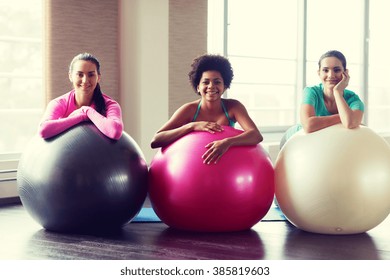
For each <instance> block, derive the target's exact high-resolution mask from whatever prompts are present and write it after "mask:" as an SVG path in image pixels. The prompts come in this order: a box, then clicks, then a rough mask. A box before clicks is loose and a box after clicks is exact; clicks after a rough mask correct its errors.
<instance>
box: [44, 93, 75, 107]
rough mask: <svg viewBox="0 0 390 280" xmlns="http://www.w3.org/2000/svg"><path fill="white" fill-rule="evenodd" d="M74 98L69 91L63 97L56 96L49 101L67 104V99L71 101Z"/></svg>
mask: <svg viewBox="0 0 390 280" xmlns="http://www.w3.org/2000/svg"><path fill="white" fill-rule="evenodd" d="M73 96H74V90H71V91H69V92H67V93H65V94H63V95H60V96H57V97H55V98H53V99H52V100H50V103H52V104H53V103H57V104H58V103H64V104H67V103H68V102H69V99H71V98H72V97H73Z"/></svg>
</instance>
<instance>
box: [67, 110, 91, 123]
mask: <svg viewBox="0 0 390 280" xmlns="http://www.w3.org/2000/svg"><path fill="white" fill-rule="evenodd" d="M89 108H90V107H89V106H81V107H80V108H78V109H77V110H74V111H73V112H72V113H71V114H70V115H69V117H73V116H78V115H82V116H84V121H87V120H88V116H87V112H88V110H89Z"/></svg>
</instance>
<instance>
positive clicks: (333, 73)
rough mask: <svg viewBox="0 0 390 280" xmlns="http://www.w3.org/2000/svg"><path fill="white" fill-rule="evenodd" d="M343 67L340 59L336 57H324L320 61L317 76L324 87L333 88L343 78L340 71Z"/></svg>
mask: <svg viewBox="0 0 390 280" xmlns="http://www.w3.org/2000/svg"><path fill="white" fill-rule="evenodd" d="M344 71H345V69H344V67H343V64H342V63H341V61H340V60H339V59H338V58H336V57H325V58H324V59H323V60H322V61H321V67H320V69H319V70H318V76H319V77H320V79H321V82H322V84H323V85H324V87H327V88H333V87H334V86H335V85H337V84H338V83H339V82H340V81H341V79H342V78H343V76H342V73H344Z"/></svg>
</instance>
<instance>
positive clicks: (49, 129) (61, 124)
mask: <svg viewBox="0 0 390 280" xmlns="http://www.w3.org/2000/svg"><path fill="white" fill-rule="evenodd" d="M65 111H66V104H62V103H61V102H60V101H57V100H52V101H50V102H49V104H48V106H47V108H46V112H45V114H44V117H43V119H42V122H41V123H40V126H39V128H38V133H39V135H40V136H41V137H42V138H45V139H47V138H50V137H53V136H56V135H58V134H60V133H61V132H63V131H65V130H67V129H69V128H70V127H72V126H75V125H76V124H79V123H81V122H84V121H86V120H88V117H87V115H86V113H85V112H83V111H82V110H76V111H74V112H73V113H72V114H71V115H69V116H68V117H66V118H64V115H65Z"/></svg>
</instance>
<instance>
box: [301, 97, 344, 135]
mask: <svg viewBox="0 0 390 280" xmlns="http://www.w3.org/2000/svg"><path fill="white" fill-rule="evenodd" d="M300 117H301V124H302V127H303V129H304V131H305V132H306V133H312V132H314V131H317V130H320V129H323V128H325V127H328V126H332V125H335V124H338V123H341V120H340V116H339V114H334V115H331V116H316V114H315V109H314V107H313V106H312V105H309V104H302V105H301V116H300Z"/></svg>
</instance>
